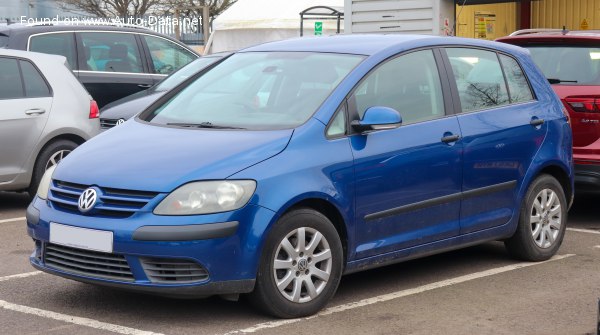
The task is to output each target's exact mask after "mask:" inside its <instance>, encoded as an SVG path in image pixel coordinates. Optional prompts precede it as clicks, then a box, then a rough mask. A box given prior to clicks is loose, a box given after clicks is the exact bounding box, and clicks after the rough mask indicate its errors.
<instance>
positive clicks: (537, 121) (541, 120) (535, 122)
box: [529, 117, 544, 127]
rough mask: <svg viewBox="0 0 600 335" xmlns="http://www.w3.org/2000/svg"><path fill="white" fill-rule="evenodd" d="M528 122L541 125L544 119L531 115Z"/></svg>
mask: <svg viewBox="0 0 600 335" xmlns="http://www.w3.org/2000/svg"><path fill="white" fill-rule="evenodd" d="M529 124H530V125H532V126H534V127H537V126H541V125H543V124H544V119H538V118H537V117H533V118H532V119H531V121H530V122H529Z"/></svg>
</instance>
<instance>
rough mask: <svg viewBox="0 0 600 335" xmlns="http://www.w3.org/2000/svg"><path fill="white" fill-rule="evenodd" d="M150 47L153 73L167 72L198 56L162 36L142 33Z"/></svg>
mask: <svg viewBox="0 0 600 335" xmlns="http://www.w3.org/2000/svg"><path fill="white" fill-rule="evenodd" d="M143 37H144V40H146V43H147V44H148V49H150V57H151V58H152V65H153V66H154V73H159V74H169V73H171V72H173V71H175V70H177V69H179V68H181V67H182V66H184V65H186V64H187V63H189V62H191V61H193V60H194V59H196V58H198V57H197V56H196V55H194V54H193V53H191V52H190V51H189V50H187V49H185V48H183V47H182V46H180V45H177V44H175V43H173V42H171V41H169V40H166V39H164V38H158V37H154V36H148V35H143Z"/></svg>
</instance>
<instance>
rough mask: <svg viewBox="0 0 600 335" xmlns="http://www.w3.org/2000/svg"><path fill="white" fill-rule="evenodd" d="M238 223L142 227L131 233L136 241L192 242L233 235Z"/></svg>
mask: <svg viewBox="0 0 600 335" xmlns="http://www.w3.org/2000/svg"><path fill="white" fill-rule="evenodd" d="M238 226H239V222H237V221H230V222H221V223H210V224H196V225H185V226H143V227H140V228H138V229H137V230H136V231H135V232H133V239H134V240H136V241H194V240H208V239H213V238H222V237H227V236H231V235H233V234H235V232H236V231H237V228H238Z"/></svg>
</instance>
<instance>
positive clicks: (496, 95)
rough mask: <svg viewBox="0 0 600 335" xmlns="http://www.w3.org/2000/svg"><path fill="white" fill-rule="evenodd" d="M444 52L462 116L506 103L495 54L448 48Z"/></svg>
mask: <svg viewBox="0 0 600 335" xmlns="http://www.w3.org/2000/svg"><path fill="white" fill-rule="evenodd" d="M446 52H447V54H448V58H449V59H450V65H451V66H452V72H453V73H454V78H455V80H456V86H457V88H458V95H459V97H460V104H461V107H462V112H463V113H464V112H470V111H475V110H480V109H487V108H494V107H497V106H502V105H506V104H509V103H510V99H509V96H508V91H507V89H506V83H505V82H504V75H503V74H502V68H501V67H500V63H499V61H498V56H497V55H496V53H495V52H491V51H485V50H479V49H469V48H448V49H446Z"/></svg>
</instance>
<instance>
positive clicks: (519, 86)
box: [499, 55, 533, 103]
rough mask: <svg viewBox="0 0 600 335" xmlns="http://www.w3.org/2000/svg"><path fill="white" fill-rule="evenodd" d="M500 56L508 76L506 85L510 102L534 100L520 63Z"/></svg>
mask: <svg viewBox="0 0 600 335" xmlns="http://www.w3.org/2000/svg"><path fill="white" fill-rule="evenodd" d="M499 56H500V62H502V69H503V70H504V75H505V76H506V83H507V84H508V94H509V96H510V102H511V103H519V102H526V101H531V100H533V93H532V92H531V88H530V87H529V83H528V82H527V78H525V74H524V73H523V70H522V69H521V67H520V66H519V63H517V61H516V60H515V59H513V58H511V57H508V56H505V55H499Z"/></svg>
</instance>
